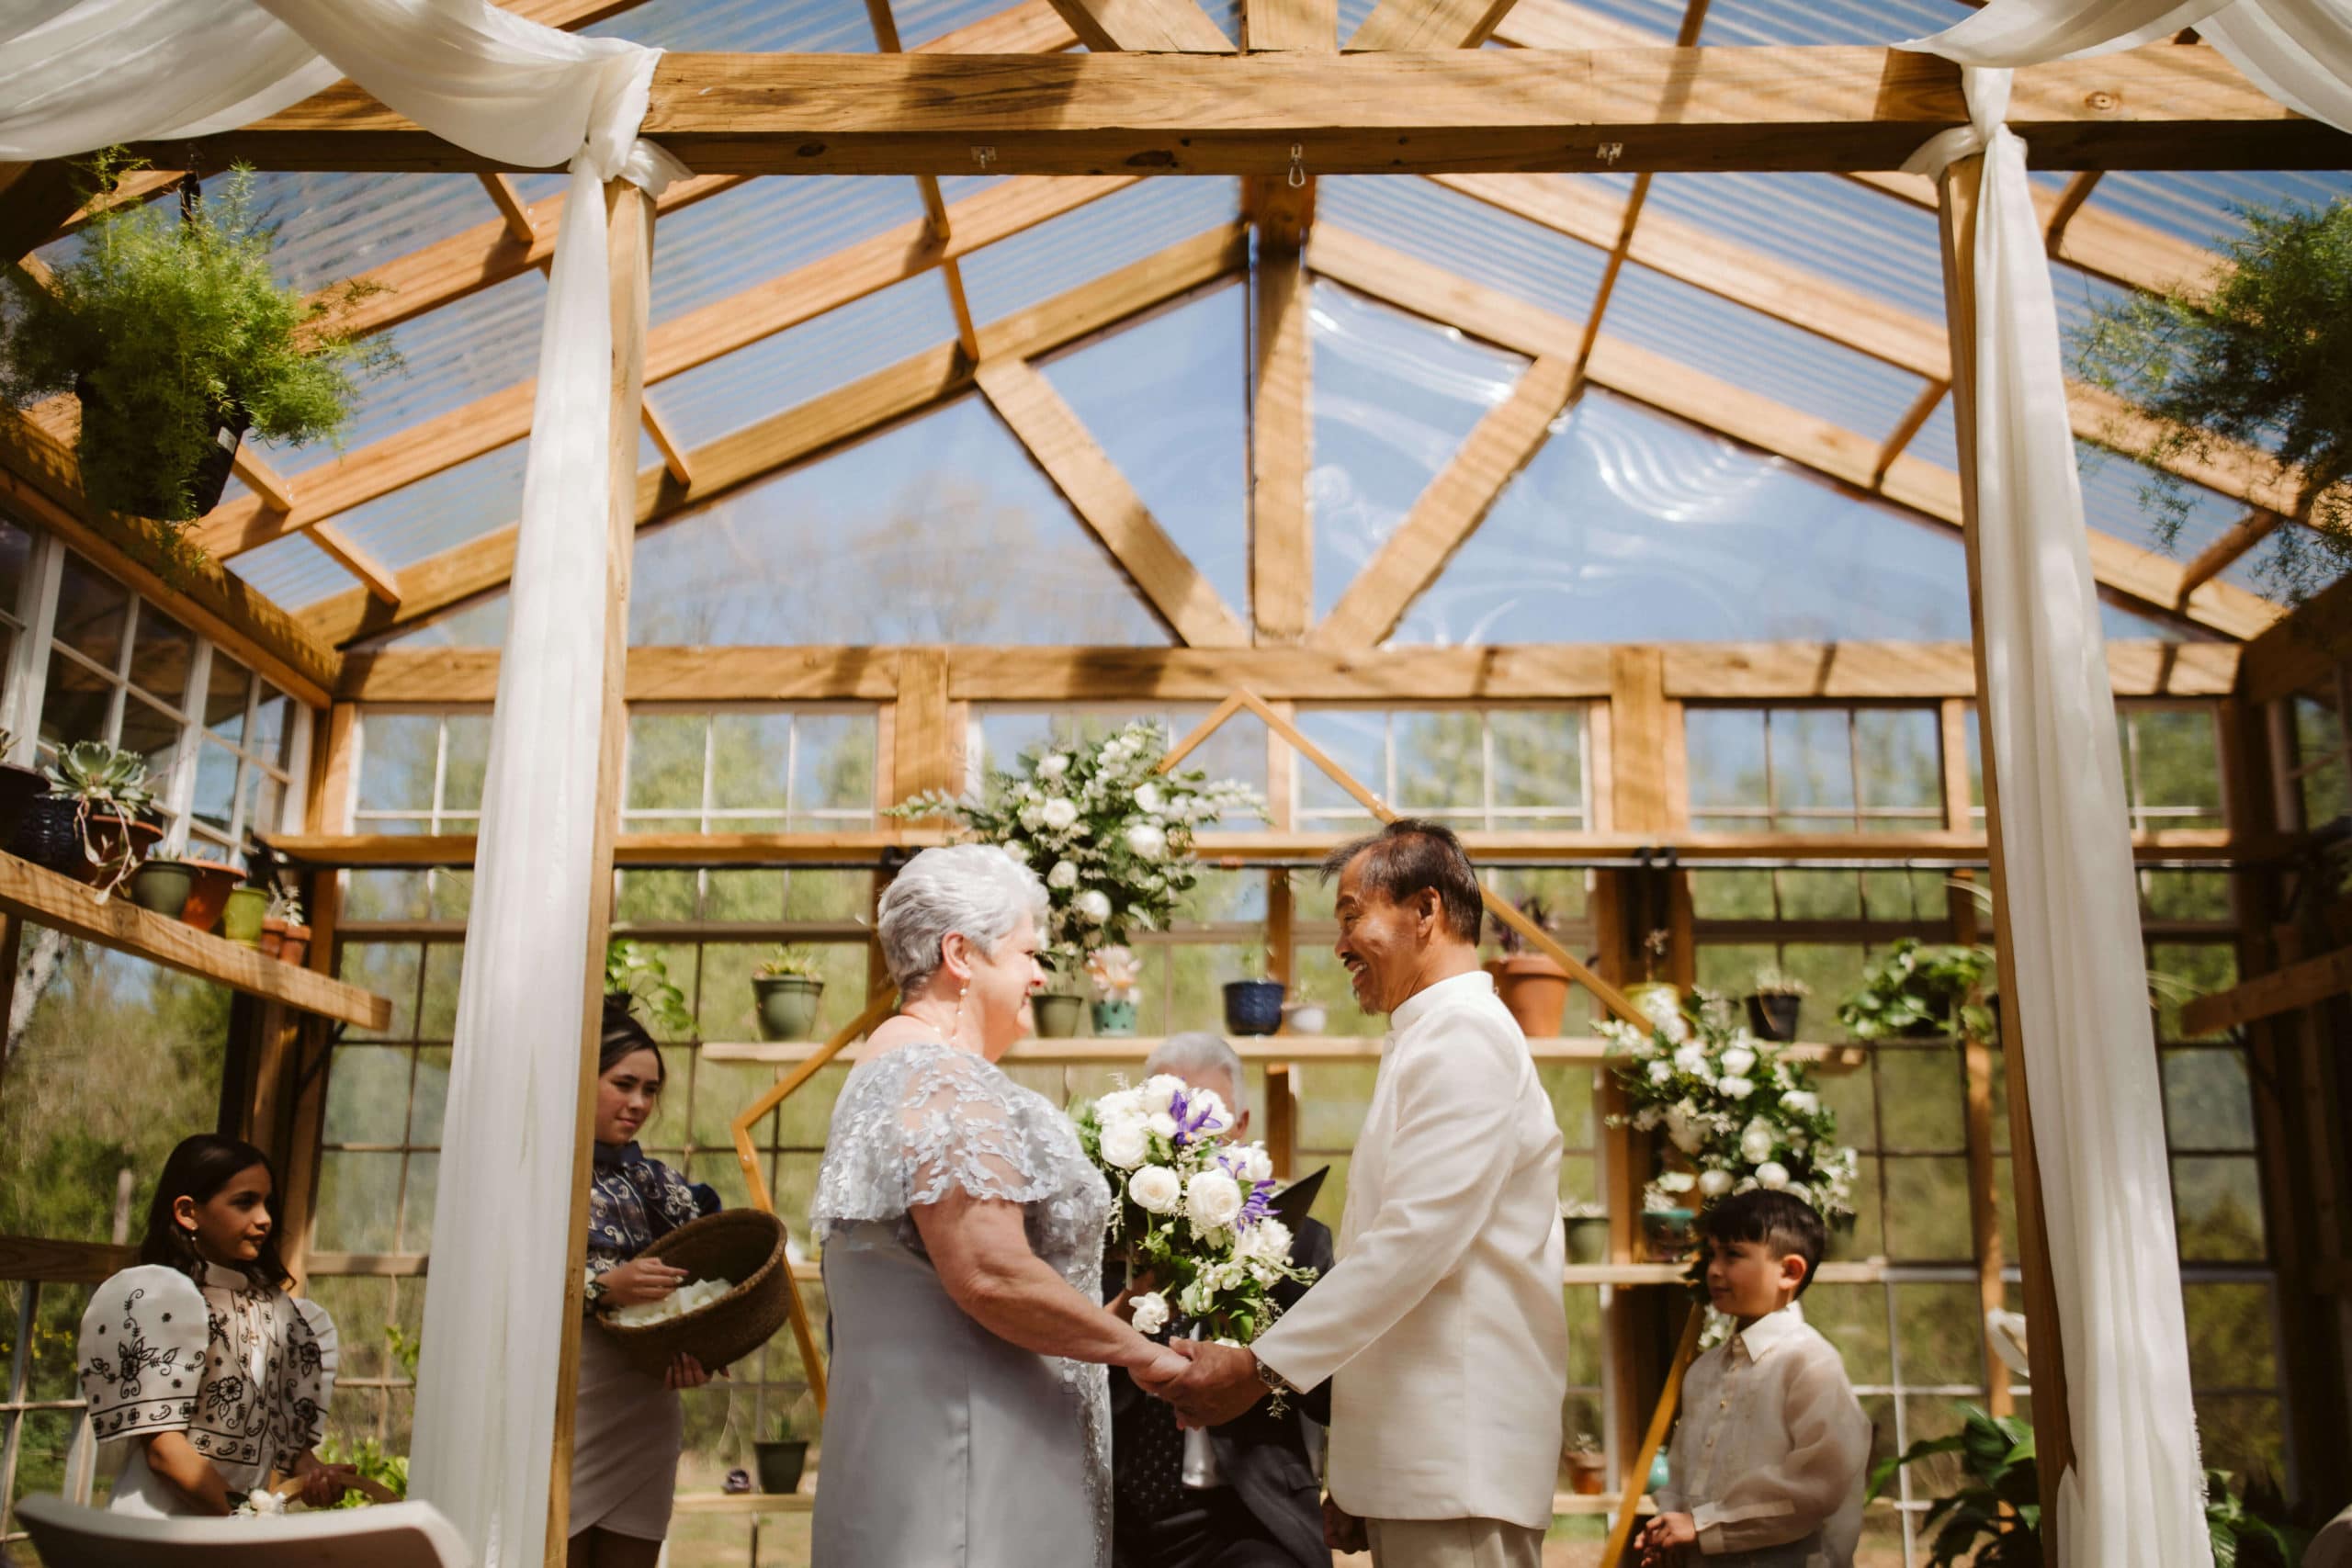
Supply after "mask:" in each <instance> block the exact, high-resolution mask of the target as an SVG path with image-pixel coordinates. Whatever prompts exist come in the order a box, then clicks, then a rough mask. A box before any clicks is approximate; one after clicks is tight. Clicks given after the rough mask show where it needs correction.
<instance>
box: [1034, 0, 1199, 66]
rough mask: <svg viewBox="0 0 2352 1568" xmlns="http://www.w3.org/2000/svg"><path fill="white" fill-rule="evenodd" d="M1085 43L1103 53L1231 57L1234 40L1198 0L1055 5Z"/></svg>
mask: <svg viewBox="0 0 2352 1568" xmlns="http://www.w3.org/2000/svg"><path fill="white" fill-rule="evenodd" d="M1053 5H1054V9H1055V10H1056V11H1057V12H1059V13H1060V14H1061V18H1062V20H1063V21H1065V22H1068V23H1069V27H1070V30H1071V31H1072V32H1075V33H1076V34H1078V38H1079V41H1080V42H1081V43H1083V44H1084V45H1086V47H1087V48H1089V49H1091V50H1096V51H1103V52H1109V51H1114V50H1131V51H1137V52H1144V51H1165V52H1171V53H1179V54H1231V53H1232V52H1233V40H1232V39H1229V38H1227V37H1226V36H1225V29H1224V28H1220V27H1218V26H1217V25H1216V23H1215V22H1213V21H1211V20H1209V14H1208V13H1207V12H1206V11H1204V10H1202V9H1201V8H1200V6H1198V5H1196V4H1195V3H1194V0H1053Z"/></svg>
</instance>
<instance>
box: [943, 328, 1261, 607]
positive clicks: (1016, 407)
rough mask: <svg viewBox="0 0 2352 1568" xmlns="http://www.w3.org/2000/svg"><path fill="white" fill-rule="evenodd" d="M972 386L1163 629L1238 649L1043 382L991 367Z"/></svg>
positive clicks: (1207, 588)
mask: <svg viewBox="0 0 2352 1568" xmlns="http://www.w3.org/2000/svg"><path fill="white" fill-rule="evenodd" d="M973 378H974V379H975V380H976V381H977V382H978V384H979V388H980V390H981V391H982V392H984V393H986V394H987V396H988V400H989V403H990V405H991V406H993V407H994V408H995V409H996V411H997V412H998V413H999V414H1000V415H1001V416H1002V417H1003V420H1004V423H1006V425H1008V426H1009V427H1010V428H1011V429H1012V434H1014V435H1015V436H1017V437H1018V438H1019V439H1020V441H1021V444H1022V446H1024V447H1026V448H1027V449H1028V452H1029V456H1030V457H1031V458H1032V459H1034V460H1035V463H1036V465H1037V467H1038V468H1040V469H1041V470H1042V471H1043V472H1044V473H1045V475H1046V478H1047V479H1051V480H1052V481H1053V483H1054V488H1055V489H1056V490H1058V491H1061V493H1062V496H1063V498H1064V499H1065V500H1067V501H1068V502H1069V504H1070V508H1071V510H1073V511H1074V512H1076V513H1078V516H1079V520H1080V522H1082V523H1084V524H1085V525H1086V527H1087V531H1088V532H1089V533H1091V534H1092V535H1093V536H1094V537H1095V538H1096V539H1097V540H1098V541H1100V542H1101V544H1102V546H1103V548H1104V549H1106V550H1108V551H1109V552H1110V554H1111V558H1112V560H1113V561H1114V562H1115V563H1116V564H1117V566H1118V568H1119V570H1122V571H1124V572H1125V573H1126V575H1127V577H1128V579H1129V581H1132V582H1134V584H1135V585H1136V592H1139V593H1141V594H1142V595H1143V597H1144V600H1145V602H1146V603H1147V604H1149V605H1150V606H1151V607H1152V608H1153V610H1155V611H1156V612H1158V614H1159V617H1160V618H1161V619H1162V620H1163V621H1165V622H1166V623H1167V624H1168V626H1169V628H1170V630H1171V631H1173V632H1174V633H1175V634H1176V636H1177V637H1179V638H1180V639H1182V641H1183V642H1184V643H1185V644H1186V645H1187V646H1188V647H1192V648H1239V647H1244V646H1246V645H1247V644H1248V643H1249V641H1250V634H1249V633H1248V631H1246V630H1245V629H1244V628H1243V626H1242V625H1241V622H1240V621H1239V620H1238V618H1236V616H1235V615H1234V613H1233V611H1232V610H1231V609H1230V608H1229V607H1228V606H1227V604H1226V603H1225V601H1224V600H1223V599H1222V598H1221V597H1220V596H1219V595H1218V593H1217V591H1216V588H1215V587H1214V586H1213V585H1212V584H1211V583H1210V582H1209V580H1208V579H1207V578H1205V577H1204V576H1202V575H1201V572H1200V569H1199V568H1197V567H1195V566H1194V565H1193V563H1192V561H1191V560H1190V559H1189V558H1187V557H1186V556H1185V555H1184V552H1183V551H1182V550H1180V549H1178V548H1177V547H1176V543H1175V541H1174V540H1172V539H1170V537H1169V536H1168V532H1167V530H1166V529H1164V528H1162V527H1161V526H1160V525H1159V519H1157V518H1155V517H1154V516H1152V514H1151V509H1150V508H1149V507H1148V506H1146V505H1145V504H1144V502H1143V499H1142V497H1140V496H1138V495H1136V492H1135V487H1134V486H1132V485H1130V484H1129V483H1128V482H1127V480H1126V477H1125V475H1123V474H1121V473H1120V472H1119V470H1118V468H1117V467H1116V466H1115V465H1114V464H1113V462H1112V461H1111V459H1110V457H1109V456H1108V455H1107V454H1105V453H1104V452H1103V448H1102V447H1101V446H1099V445H1097V444H1096V442H1095V440H1094V437H1093V436H1092V435H1091V434H1088V432H1087V429H1086V427H1085V425H1084V424H1082V423H1080V421H1079V417H1078V415H1077V413H1076V412H1074V411H1073V410H1072V409H1071V408H1070V406H1069V404H1068V403H1067V402H1065V401H1063V400H1062V397H1061V394H1060V393H1058V392H1057V391H1055V390H1054V389H1053V386H1052V384H1051V383H1050V382H1048V381H1047V380H1046V378H1045V377H1044V376H1042V375H1040V374H1039V373H1038V372H1037V371H1036V370H1035V369H1033V368H1031V367H1030V366H1029V365H1028V364H1027V363H1026V362H1025V361H1023V360H1019V359H1012V358H1005V359H997V360H991V361H989V362H987V363H985V364H983V365H981V366H980V367H979V368H978V370H977V371H975V372H974V374H973Z"/></svg>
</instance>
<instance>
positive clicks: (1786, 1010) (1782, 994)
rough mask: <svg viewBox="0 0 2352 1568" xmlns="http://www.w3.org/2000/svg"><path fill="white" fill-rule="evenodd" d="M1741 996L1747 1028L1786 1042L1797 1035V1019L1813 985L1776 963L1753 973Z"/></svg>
mask: <svg viewBox="0 0 2352 1568" xmlns="http://www.w3.org/2000/svg"><path fill="white" fill-rule="evenodd" d="M1748 984H1749V986H1750V987H1751V988H1750V989H1749V991H1748V993H1747V997H1746V998H1744V999H1745V1000H1746V1002H1747V1027H1748V1028H1750V1029H1752V1030H1754V1031H1755V1032H1756V1033H1757V1035H1758V1037H1759V1038H1761V1039H1765V1040H1771V1041H1776V1042H1778V1043H1781V1044H1787V1043H1789V1042H1791V1041H1792V1040H1794V1039H1795V1038H1796V1037H1797V1021H1798V1020H1799V1019H1800V1018H1801V1017H1802V1016H1803V1014H1804V999H1805V998H1807V997H1809V996H1811V995H1813V987H1811V986H1808V985H1806V984H1805V983H1804V981H1803V980H1800V979H1798V978H1797V977H1796V976H1793V975H1792V974H1790V973H1788V972H1787V971H1786V970H1784V969H1782V968H1781V966H1780V965H1779V964H1766V965H1765V966H1764V967H1763V968H1761V969H1758V971H1757V972H1756V978H1755V979H1754V980H1752V981H1750V982H1749V983H1748Z"/></svg>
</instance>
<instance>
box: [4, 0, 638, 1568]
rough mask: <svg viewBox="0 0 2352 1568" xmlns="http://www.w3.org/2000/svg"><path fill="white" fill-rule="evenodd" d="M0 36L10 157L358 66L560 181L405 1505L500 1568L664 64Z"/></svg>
mask: <svg viewBox="0 0 2352 1568" xmlns="http://www.w3.org/2000/svg"><path fill="white" fill-rule="evenodd" d="M5 25H6V27H7V28H8V31H7V34H6V37H0V105H6V106H7V107H6V108H5V109H0V159H7V160H12V161H30V160H34V159H42V158H63V157H73V156H76V155H80V154H84V153H87V152H93V151H96V149H98V148H101V147H106V146H109V145H112V144H114V143H117V142H123V141H175V140H179V139H183V138H187V137H194V136H200V135H205V134H207V133H209V132H212V131H218V130H228V129H231V128H232V127H235V126H238V125H242V124H244V123H247V122H249V121H251V120H254V119H257V118H263V117H265V116H266V115H269V114H271V113H274V112H275V111H277V110H278V109H280V108H284V107H288V106H289V105H292V104H295V103H298V102H300V100H301V99H303V98H305V97H308V96H310V95H311V94H312V93H314V92H317V91H319V90H320V89H321V88H323V87H325V86H327V85H331V84H332V83H334V81H335V80H337V79H338V78H339V77H343V76H349V77H350V78H351V79H352V80H353V81H354V82H356V83H357V84H358V85H360V86H362V87H364V88H366V89H367V90H368V92H370V93H372V94H374V95H375V96H376V97H377V98H379V100H381V101H382V102H383V103H384V104H386V105H387V106H388V107H391V108H392V109H395V110H397V111H398V112H400V113H401V114H403V115H406V116H407V117H408V118H411V119H413V120H414V121H415V122H416V123H417V124H419V125H421V126H423V127H424V129H425V130H429V131H431V132H433V133H434V134H435V135H437V136H441V137H444V138H446V139H447V140H448V141H453V142H456V143H457V144H458V145H459V146H461V147H464V148H466V149H467V150H468V151H469V152H475V153H478V154H480V155H481V156H483V157H488V158H493V159H496V160H498V161H499V162H501V163H504V164H512V165H515V166H517V167H524V168H541V167H548V166H551V165H558V164H569V166H570V169H571V186H570V190H569V195H568V197H567V199H566V201H565V203H564V209H563V217H562V220H561V225H560V229H559V231H558V234H557V241H556V251H555V257H554V263H553V266H552V268H551V270H550V272H549V275H548V304H547V312H546V315H545V317H544V324H543V326H542V328H541V337H540V344H539V375H538V384H537V394H536V401H535V403H534V406H533V411H532V423H531V443H530V451H529V457H528V459H527V461H526V468H525V473H524V480H523V504H522V516H521V524H520V527H519V530H518V537H517V540H516V544H515V574H514V585H513V591H512V596H513V613H512V623H511V628H510V630H509V631H508V634H507V639H506V648H505V656H504V658H503V659H502V660H501V661H500V664H499V674H498V699H497V707H496V709H495V711H494V713H493V715H492V721H491V740H490V760H489V773H488V777H487V779H486V781H485V783H484V784H483V789H482V811H481V829H480V832H481V838H480V846H481V847H480V852H479V859H478V860H477V862H476V864H475V871H474V888H473V906H472V910H473V912H472V916H471V918H470V919H469V920H468V922H467V928H466V951H465V974H464V979H463V982H462V985H461V987H460V990H459V993H458V1024H457V1033H456V1047H455V1051H454V1053H453V1061H452V1063H451V1067H450V1081H449V1094H448V1110H447V1119H446V1122H445V1123H444V1126H443V1130H442V1135H441V1146H442V1154H441V1166H440V1179H439V1191H438V1195H437V1198H436V1201H435V1209H434V1224H433V1285H432V1289H431V1291H430V1292H428V1294H427V1297H426V1303H425V1317H424V1360H423V1364H422V1366H421V1367H420V1368H419V1372H418V1385H417V1398H416V1418H415V1427H414V1432H415V1437H414V1445H413V1446H414V1450H415V1453H414V1460H413V1466H412V1469H411V1472H410V1473H411V1486H412V1495H413V1496H415V1497H418V1498H421V1499H424V1500H426V1501H429V1502H431V1503H433V1504H435V1506H438V1507H439V1508H440V1509H441V1510H442V1512H443V1513H444V1514H446V1515H447V1517H449V1518H450V1520H451V1521H452V1522H454V1523H455V1524H456V1525H457V1527H458V1530H459V1531H460V1532H461V1533H462V1534H463V1535H464V1537H465V1539H466V1540H467V1541H468V1543H469V1545H470V1546H471V1547H472V1549H473V1551H474V1552H475V1553H476V1556H477V1559H478V1561H479V1562H481V1564H482V1565H483V1568H537V1564H539V1563H540V1562H541V1561H542V1559H543V1557H544V1552H545V1544H546V1535H547V1525H548V1466H549V1462H550V1459H551V1454H552V1449H553V1438H554V1425H555V1406H556V1385H557V1380H558V1375H559V1371H560V1369H559V1368H558V1366H557V1365H556V1356H555V1348H556V1346H557V1344H558V1343H559V1340H560V1333H561V1329H562V1326H563V1311H564V1302H565V1292H566V1285H567V1280H566V1277H565V1270H566V1264H567V1261H568V1259H569V1258H570V1255H571V1236H570V1235H569V1234H568V1232H569V1229H570V1224H571V1209H572V1190H571V1189H572V1154H573V1150H572V1143H573V1137H574V1129H575V1123H576V1119H577V1115H578V1105H579V1083H580V1051H581V1043H582V1031H583V1028H584V1025H585V1020H584V1019H583V1017H582V1006H583V1004H584V1002H585V999H586V996H587V988H588V964H589V962H590V954H589V953H588V951H587V942H586V931H587V923H588V911H589V897H590V890H591V888H592V886H593V885H594V864H593V860H594V839H595V829H596V823H595V805H596V792H597V761H598V752H599V739H598V732H599V728H600V726H601V721H602V711H603V701H604V670H605V603H606V596H607V594H608V593H609V592H610V591H611V584H610V582H609V581H608V562H607V560H606V549H605V539H606V509H607V506H608V503H609V501H610V488H611V478H610V470H611V464H610V462H609V460H608V456H607V452H606V446H607V443H608V441H609V439H610V423H611V402H612V395H613V388H612V369H613V367H612V354H613V350H612V342H613V340H612V320H611V314H610V311H611V300H610V290H609V287H608V279H607V272H608V261H607V255H606V250H605V195H604V186H605V182H606V181H609V180H614V179H626V180H628V181H630V182H631V183H633V184H636V185H638V186H643V187H644V188H645V189H646V190H648V191H649V192H652V193H655V194H658V193H659V192H660V190H661V189H662V186H664V185H666V184H667V183H668V181H669V180H670V179H672V178H674V177H678V176H680V175H683V174H684V170H683V169H682V168H680V167H679V166H678V165H677V164H676V163H674V162H673V160H671V159H670V158H669V157H668V156H667V155H666V154H665V153H663V152H661V150H660V149H658V148H656V147H654V146H652V145H651V144H650V143H649V142H645V141H639V140H638V138H637V130H638V127H639V125H640V124H641V123H642V122H643V120H644V118H645V110H646V105H647V103H648V100H649V95H650V86H651V82H652V75H653V65H654V62H655V61H656V60H657V59H658V58H659V57H660V54H661V51H659V50H653V49H646V48H643V47H640V46H639V45H637V44H632V43H628V42H626V41H623V40H621V39H589V38H580V37H576V36H574V35H572V34H570V33H565V32H560V31H558V30H556V29H554V28H546V27H542V26H540V25H538V24H537V23H535V22H526V21H524V20H522V19H520V18H518V17H514V16H512V15H510V14H508V13H506V12H504V11H501V10H499V9H497V8H496V7H495V6H491V5H488V4H486V3H485V0H28V4H25V5H19V6H16V7H14V10H13V14H12V15H11V16H10V17H8V18H7V20H6V24H5Z"/></svg>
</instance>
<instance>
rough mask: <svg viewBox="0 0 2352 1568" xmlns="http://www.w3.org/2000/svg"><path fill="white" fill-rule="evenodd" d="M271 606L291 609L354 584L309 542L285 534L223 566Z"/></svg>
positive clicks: (322, 551) (308, 540) (347, 575)
mask: <svg viewBox="0 0 2352 1568" xmlns="http://www.w3.org/2000/svg"><path fill="white" fill-rule="evenodd" d="M224 564H225V565H226V566H227V567H228V569H229V570H230V571H231V572H232V573H234V574H235V575H236V576H238V577H241V578H243V579H244V580H245V581H247V582H249V583H251V584H253V586H254V588H256V589H258V590H259V591H260V592H262V593H263V594H264V595H265V596H266V597H267V598H268V599H269V600H270V601H271V602H272V603H273V604H282V605H285V606H287V607H288V608H290V609H299V608H300V607H301V606H302V605H304V604H311V603H312V602H314V601H316V600H320V599H324V598H326V597H328V596H329V595H331V594H335V593H340V592H343V591H344V590H345V589H346V588H348V587H350V586H351V585H352V582H353V581H355V580H354V579H353V577H352V575H351V574H350V573H349V572H347V571H345V570H343V568H341V567H339V566H337V565H336V564H335V563H334V558H333V557H331V556H329V555H328V554H327V553H326V552H325V551H324V550H322V549H321V548H319V547H318V546H316V545H314V544H312V543H311V541H310V538H309V537H308V536H305V535H301V534H288V535H287V536H285V537H284V538H282V539H272V540H271V541H270V542H269V543H268V544H266V545H264V546H263V547H261V548H259V549H257V550H247V551H246V552H245V553H244V554H243V555H241V556H238V557H236V558H233V559H231V560H229V561H227V562H225V563H224Z"/></svg>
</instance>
